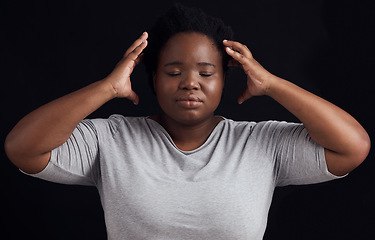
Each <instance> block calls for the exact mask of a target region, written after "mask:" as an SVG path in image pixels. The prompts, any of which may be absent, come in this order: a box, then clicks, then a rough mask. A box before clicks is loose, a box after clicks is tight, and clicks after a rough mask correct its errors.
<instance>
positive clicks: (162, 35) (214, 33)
mask: <svg viewBox="0 0 375 240" xmlns="http://www.w3.org/2000/svg"><path fill="white" fill-rule="evenodd" d="M182 32H197V33H202V34H204V35H206V36H207V37H209V38H210V39H211V40H212V41H213V42H214V43H215V44H216V46H217V48H218V50H219V52H220V53H221V56H222V60H223V69H224V72H226V71H227V69H228V62H229V60H230V58H231V57H230V56H229V55H228V54H226V52H225V47H224V45H223V40H224V39H233V31H232V29H231V27H229V26H227V25H225V24H224V22H223V21H222V20H221V19H219V18H214V17H211V16H208V15H206V14H205V13H204V12H203V11H202V10H201V9H199V8H190V7H186V6H183V5H182V4H179V3H177V4H175V5H174V6H173V7H172V8H170V9H169V10H168V11H167V12H166V13H164V14H163V15H161V16H159V18H158V19H157V20H156V22H155V24H154V25H153V26H152V27H151V29H149V31H148V33H149V38H148V43H149V44H148V47H147V48H146V49H145V51H144V58H143V63H144V64H145V66H146V71H147V73H148V74H149V81H150V82H149V83H150V86H151V87H152V90H154V87H153V79H152V78H153V73H155V72H156V68H157V63H158V58H159V54H160V51H161V49H162V48H163V47H164V45H165V44H166V43H167V41H168V40H169V39H170V38H171V37H173V36H174V35H176V34H178V33H182Z"/></svg>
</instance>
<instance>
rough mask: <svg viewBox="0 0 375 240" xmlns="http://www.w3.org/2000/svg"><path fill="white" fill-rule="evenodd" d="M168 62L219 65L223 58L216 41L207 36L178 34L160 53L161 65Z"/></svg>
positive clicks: (193, 33)
mask: <svg viewBox="0 0 375 240" xmlns="http://www.w3.org/2000/svg"><path fill="white" fill-rule="evenodd" d="M168 61H180V62H186V63H188V62H197V61H210V62H215V63H216V64H218V63H220V62H221V61H222V56H221V53H220V51H219V50H218V48H217V46H216V44H215V43H214V41H213V40H212V39H211V38H209V37H207V36H206V35H204V34H201V33H196V32H191V33H178V34H176V35H174V36H173V37H171V38H170V39H169V40H168V41H167V43H166V44H165V45H164V47H163V48H162V49H161V51H160V54H159V63H166V62H168Z"/></svg>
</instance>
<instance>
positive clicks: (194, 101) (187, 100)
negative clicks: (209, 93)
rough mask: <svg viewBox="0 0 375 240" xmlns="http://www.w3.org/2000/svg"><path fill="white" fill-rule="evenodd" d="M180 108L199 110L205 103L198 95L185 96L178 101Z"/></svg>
mask: <svg viewBox="0 0 375 240" xmlns="http://www.w3.org/2000/svg"><path fill="white" fill-rule="evenodd" d="M176 102H177V104H178V105H179V106H181V107H183V108H188V109H194V108H198V107H200V106H201V105H202V104H203V101H202V100H201V99H200V98H199V97H198V96H196V95H184V96H180V97H178V98H177V99H176Z"/></svg>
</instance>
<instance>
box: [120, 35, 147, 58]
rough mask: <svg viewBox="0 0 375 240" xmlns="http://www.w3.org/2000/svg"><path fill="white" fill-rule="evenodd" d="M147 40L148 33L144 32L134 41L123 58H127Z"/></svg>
mask: <svg viewBox="0 0 375 240" xmlns="http://www.w3.org/2000/svg"><path fill="white" fill-rule="evenodd" d="M147 38H148V33H147V32H144V33H142V35H141V36H140V37H139V38H138V39H137V40H135V41H134V43H133V44H132V45H131V46H130V47H129V48H128V50H126V52H125V54H124V57H127V56H128V55H129V54H130V53H131V52H133V51H134V49H136V48H137V47H138V46H140V45H141V44H142V43H143V42H144V41H146V39H147Z"/></svg>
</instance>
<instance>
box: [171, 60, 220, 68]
mask: <svg viewBox="0 0 375 240" xmlns="http://www.w3.org/2000/svg"><path fill="white" fill-rule="evenodd" d="M182 64H183V63H182V62H178V61H174V62H170V63H167V64H165V65H164V67H167V66H173V65H182ZM198 65H199V66H211V67H216V65H215V64H212V63H209V62H199V63H198Z"/></svg>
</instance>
